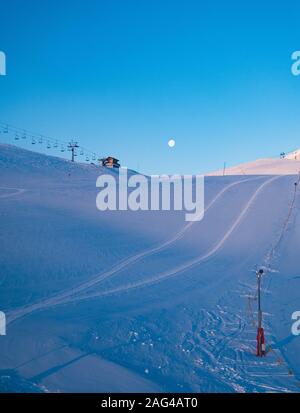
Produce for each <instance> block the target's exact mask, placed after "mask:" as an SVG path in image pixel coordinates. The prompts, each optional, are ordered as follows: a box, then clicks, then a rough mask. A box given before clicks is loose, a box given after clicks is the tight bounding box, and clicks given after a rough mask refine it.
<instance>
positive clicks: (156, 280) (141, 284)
mask: <svg viewBox="0 0 300 413" xmlns="http://www.w3.org/2000/svg"><path fill="white" fill-rule="evenodd" d="M279 178H280V176H275V177H272V178H271V179H268V180H267V181H265V182H264V183H263V184H262V185H260V186H259V187H258V188H257V190H256V191H255V192H254V194H253V195H252V196H251V198H250V200H249V201H248V202H247V204H246V206H245V207H244V208H243V210H242V211H241V213H240V214H239V216H238V217H237V219H236V220H235V222H234V223H233V225H232V226H231V227H230V228H229V229H228V231H227V232H226V233H225V235H224V236H223V237H222V238H221V240H220V241H219V242H218V243H217V244H216V245H215V246H214V247H213V248H212V249H210V250H209V251H208V252H207V253H205V254H204V255H201V256H200V257H198V258H196V259H193V260H191V261H189V262H187V263H185V264H183V265H180V266H177V267H175V268H174V269H172V270H170V271H166V272H164V273H162V274H160V275H158V276H155V277H152V278H150V279H147V280H144V281H139V282H135V283H133V284H129V285H127V286H121V287H117V288H113V289H111V290H108V291H104V292H99V293H93V294H88V295H85V296H79V297H73V298H72V296H71V294H70V299H69V300H66V301H58V302H56V304H55V305H59V304H66V303H69V302H75V301H83V300H86V299H91V298H96V297H103V296H107V295H111V294H116V293H120V292H128V291H130V290H133V289H138V288H142V287H146V286H151V285H154V284H157V283H159V282H161V281H165V280H166V279H169V278H172V277H174V276H176V275H177V274H179V273H182V272H184V271H186V270H189V269H191V268H193V267H195V266H196V265H199V264H200V263H202V262H204V261H207V260H208V259H209V258H211V257H212V256H213V255H214V254H215V253H216V252H218V251H219V250H220V249H221V248H222V246H223V245H224V244H225V242H226V241H227V239H228V238H229V237H230V235H231V234H232V233H233V231H234V230H235V229H236V228H237V227H238V225H239V224H240V223H241V221H242V220H243V218H244V217H245V215H246V214H247V212H248V210H249V208H250V206H251V205H252V204H253V203H254V201H255V199H256V198H257V197H258V195H259V194H260V193H261V192H262V190H263V189H264V188H265V187H266V186H267V185H269V184H271V183H272V182H273V181H275V180H277V179H279Z"/></svg>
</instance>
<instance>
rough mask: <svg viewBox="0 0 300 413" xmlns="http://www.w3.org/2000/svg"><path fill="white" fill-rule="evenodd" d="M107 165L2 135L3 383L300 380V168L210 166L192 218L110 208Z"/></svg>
mask: <svg viewBox="0 0 300 413" xmlns="http://www.w3.org/2000/svg"><path fill="white" fill-rule="evenodd" d="M103 172H104V170H102V168H96V167H94V166H87V165H80V164H72V163H71V162H68V161H65V160H61V159H58V158H52V157H48V156H45V155H40V154H36V153H33V152H28V151H25V150H21V149H18V148H15V147H13V146H7V145H0V225H1V231H0V244H1V253H0V287H1V288H0V310H1V311H5V313H6V315H7V320H8V328H7V335H6V336H0V391H1V388H2V389H3V390H5V389H7V388H10V389H11V388H12V387H14V383H15V389H16V390H18V391H26V386H27V388H28V390H30V389H32V388H34V389H38V390H45V389H47V390H48V391H93V392H98V391H124V392H125V391H145V392H149V391H197V392H198V391H200V392H201V391H209V392H216V391H223V392H252V391H260V392H266V391H279V392H281V391H292V392H297V391H299V383H300V357H299V354H300V336H299V337H296V336H293V335H292V334H291V325H292V320H291V314H292V312H294V311H297V310H300V299H299V291H300V277H299V259H298V251H299V247H298V246H299V244H300V232H299V228H300V226H299V222H298V221H299V207H300V198H299V193H298V187H297V186H295V185H294V184H295V182H296V181H297V179H298V176H290V175H283V176H281V175H280V173H279V176H278V175H276V176H244V175H242V174H239V175H240V176H225V177H218V176H216V177H214V176H212V177H207V178H206V182H205V195H206V201H205V204H206V211H205V217H204V219H203V220H202V221H201V222H195V223H193V224H192V225H189V226H187V224H186V222H185V221H184V213H182V212H178V211H177V212H172V211H169V212H167V211H162V212H161V211H153V212H150V211H143V212H130V211H122V212H105V213H100V212H99V211H98V210H96V207H95V198H96V193H97V191H96V187H95V182H96V178H97V176H98V175H99V174H101V173H103ZM107 172H108V171H107V170H105V173H107ZM110 173H114V171H110ZM260 266H263V267H264V268H265V269H266V271H267V275H266V276H265V278H264V280H263V310H264V325H265V328H266V338H267V344H268V345H271V346H272V350H270V352H269V353H268V355H267V357H266V358H264V359H257V358H256V356H255V338H256V327H255V318H256V312H255V307H256V304H257V303H256V301H255V299H254V297H255V287H256V276H255V269H256V268H258V267H260ZM249 297H250V298H249ZM251 297H252V298H251ZM10 372H11V373H10ZM8 376H9V377H8ZM7 380H8V382H7ZM1 386H2V387H1Z"/></svg>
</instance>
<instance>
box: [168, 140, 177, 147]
mask: <svg viewBox="0 0 300 413" xmlns="http://www.w3.org/2000/svg"><path fill="white" fill-rule="evenodd" d="M175 144H176V142H175V140H174V139H170V140H169V142H168V145H169V147H170V148H174V146H175Z"/></svg>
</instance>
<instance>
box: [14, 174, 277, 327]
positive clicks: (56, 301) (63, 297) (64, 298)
mask: <svg viewBox="0 0 300 413" xmlns="http://www.w3.org/2000/svg"><path fill="white" fill-rule="evenodd" d="M262 178H264V177H261V176H260V177H255V178H250V179H243V180H240V181H236V182H233V183H231V184H229V185H227V186H225V187H224V188H223V189H222V190H221V191H220V192H219V193H218V194H217V195H216V196H215V198H213V200H212V201H211V202H210V203H209V205H208V206H207V207H206V208H205V212H207V211H208V210H209V209H210V208H211V207H212V206H213V205H214V204H215V203H216V202H217V201H218V199H219V198H220V197H221V196H222V195H223V194H224V193H225V192H227V191H228V190H229V189H231V188H232V187H234V186H236V185H239V184H242V183H244V182H249V181H252V180H257V179H262ZM278 178H280V176H275V177H272V178H270V179H267V180H265V181H264V182H263V183H262V184H261V185H260V186H259V187H258V188H257V190H256V191H255V192H254V194H253V195H252V196H251V198H250V200H249V201H248V203H247V204H246V206H245V207H244V208H243V210H242V211H241V213H240V214H239V216H238V217H237V219H236V220H235V222H234V223H233V225H232V226H231V227H230V228H229V230H228V231H227V232H226V234H225V235H224V236H223V237H222V239H221V240H220V241H219V242H218V243H217V244H216V245H215V246H214V247H212V248H211V249H210V250H209V251H208V252H207V253H205V254H204V255H201V256H200V257H197V258H196V259H193V260H191V261H189V262H187V263H185V264H183V265H180V266H178V267H176V268H173V269H172V270H169V271H167V272H164V273H162V274H159V275H158V276H154V277H151V278H148V279H146V280H143V281H140V282H136V283H133V284H130V285H127V286H121V287H118V288H114V289H111V290H108V291H104V292H98V293H95V294H88V295H82V296H76V295H77V294H79V293H82V292H83V291H85V290H88V289H89V288H90V287H94V286H95V285H97V284H99V283H100V282H102V281H103V280H105V279H107V278H108V277H111V276H112V275H113V274H116V273H118V272H119V271H121V270H123V269H125V268H127V267H128V266H130V265H132V264H134V263H136V262H138V261H140V260H141V259H143V258H145V257H149V256H151V255H153V254H155V253H157V252H159V251H161V250H163V249H165V248H167V247H169V246H170V245H172V244H174V243H175V242H176V241H178V240H180V239H181V238H182V237H183V236H184V235H185V233H186V232H187V231H188V230H189V229H190V228H191V226H192V225H194V224H195V222H189V223H188V224H187V225H185V226H184V228H183V229H181V230H180V231H179V232H178V233H177V234H175V235H174V236H173V237H171V238H170V239H168V240H167V241H165V242H163V243H162V244H160V245H158V246H155V247H151V248H149V249H147V250H144V251H142V252H140V253H138V254H136V255H134V256H132V257H130V258H128V259H126V260H123V261H121V262H120V263H119V264H117V265H115V266H114V267H113V268H111V269H110V270H108V271H104V272H101V273H99V274H96V276H94V277H93V278H91V279H90V280H89V281H87V282H84V283H82V284H80V285H79V286H77V287H75V288H73V289H71V290H68V291H64V292H62V293H59V294H57V295H55V296H53V297H50V298H49V299H46V300H43V301H41V302H37V303H35V304H32V305H29V306H25V307H22V308H19V309H16V310H14V311H12V312H10V313H8V314H7V322H8V324H9V323H11V322H13V321H15V320H17V319H19V318H21V317H23V316H25V315H29V314H31V313H33V312H34V311H37V310H42V309H46V308H48V307H53V306H56V305H60V304H67V303H70V302H74V301H81V300H85V299H90V298H95V297H101V296H105V295H111V294H114V293H120V292H127V291H129V290H132V289H137V288H141V287H146V286H150V285H153V284H156V283H158V282H161V281H164V280H166V279H168V278H170V277H174V276H175V275H177V274H179V273H181V272H183V271H186V270H188V269H190V268H192V267H194V266H195V265H198V264H200V263H202V262H204V261H206V260H207V259H209V258H210V257H211V256H213V255H214V254H215V253H216V252H217V251H219V250H220V249H221V247H222V246H223V245H224V243H225V242H226V240H227V239H228V238H229V237H230V235H231V234H232V232H233V231H234V230H235V229H236V227H237V226H238V225H239V224H240V222H241V221H242V219H243V218H244V216H245V215H246V213H247V212H248V210H249V208H250V206H251V205H252V204H253V202H254V201H255V199H256V198H257V196H258V195H259V193H260V192H261V191H262V190H263V189H264V188H265V187H266V186H267V185H268V184H270V183H271V182H273V181H274V180H276V179H278Z"/></svg>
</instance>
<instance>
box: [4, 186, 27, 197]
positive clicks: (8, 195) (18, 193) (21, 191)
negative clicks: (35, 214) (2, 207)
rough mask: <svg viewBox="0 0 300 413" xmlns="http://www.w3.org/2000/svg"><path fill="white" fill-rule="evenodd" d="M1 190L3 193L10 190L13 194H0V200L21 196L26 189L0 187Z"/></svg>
mask: <svg viewBox="0 0 300 413" xmlns="http://www.w3.org/2000/svg"><path fill="white" fill-rule="evenodd" d="M2 190H5V191H6V190H12V191H14V192H12V193H8V194H0V199H5V198H10V197H12V196H16V195H21V194H23V193H24V192H26V189H24V188H9V187H3V186H0V191H2Z"/></svg>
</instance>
